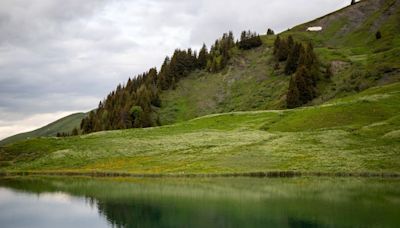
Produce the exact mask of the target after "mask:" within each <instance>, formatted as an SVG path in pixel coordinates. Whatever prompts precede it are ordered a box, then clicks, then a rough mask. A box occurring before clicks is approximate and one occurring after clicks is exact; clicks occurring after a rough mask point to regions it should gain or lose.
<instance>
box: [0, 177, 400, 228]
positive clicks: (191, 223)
mask: <svg viewBox="0 0 400 228" xmlns="http://www.w3.org/2000/svg"><path fill="white" fill-rule="evenodd" d="M399 226H400V180H399V179H369V178H360V179H358V178H325V177H320V178H317V177H309V178H306V177H299V178H279V179H261V178H210V179H206V178H193V179H173V178H165V179H154V178H153V179H146V178H144V179H132V178H130V179H128V178H126V179H125V178H117V179H89V178H44V177H41V178H40V177H24V178H21V177H18V178H2V179H0V227H2V228H8V227H13V228H14V227H41V228H42V227H73V228H78V227H207V228H209V227H399Z"/></svg>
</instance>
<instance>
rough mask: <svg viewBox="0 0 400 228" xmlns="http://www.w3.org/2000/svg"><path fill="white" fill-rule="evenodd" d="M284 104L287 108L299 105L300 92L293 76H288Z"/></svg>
mask: <svg viewBox="0 0 400 228" xmlns="http://www.w3.org/2000/svg"><path fill="white" fill-rule="evenodd" d="M286 106H287V108H297V107H300V106H301V101H300V94H299V90H298V88H297V85H296V80H295V77H294V76H292V77H291V78H290V82H289V89H288V92H287V95H286Z"/></svg>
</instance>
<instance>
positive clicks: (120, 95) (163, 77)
mask: <svg viewBox="0 0 400 228" xmlns="http://www.w3.org/2000/svg"><path fill="white" fill-rule="evenodd" d="M243 34H244V35H243V37H241V40H240V41H238V42H236V43H235V40H234V37H233V33H232V32H229V33H225V34H223V36H222V37H221V38H220V39H217V40H216V41H215V43H214V44H213V45H212V46H211V48H210V51H208V49H207V46H206V45H203V47H202V48H201V49H200V51H199V53H198V54H197V52H196V51H193V50H192V49H190V48H189V49H187V50H179V49H177V50H175V52H174V53H173V55H172V57H168V56H167V57H166V58H165V60H164V62H163V64H162V66H161V69H160V71H159V72H158V71H157V70H156V69H155V68H152V69H150V70H149V71H148V72H146V73H143V74H141V75H138V76H137V77H135V78H133V79H131V78H129V80H128V82H127V83H126V85H118V86H117V88H116V90H115V91H112V92H111V93H110V94H108V96H107V97H106V98H105V99H104V100H103V101H101V102H100V103H99V105H98V107H97V109H96V110H94V111H91V112H90V113H89V114H88V116H87V117H86V118H84V119H83V120H82V122H81V126H80V127H81V132H82V133H83V134H86V133H90V132H96V131H103V130H114V129H127V128H142V127H151V126H157V125H159V124H160V121H159V117H158V114H157V109H158V108H159V107H161V100H160V96H159V94H160V91H162V90H169V89H175V87H176V83H177V82H178V81H179V80H181V79H182V78H184V77H186V76H188V75H189V74H190V73H191V72H193V71H195V70H207V71H209V72H214V73H215V72H219V71H220V70H222V69H223V68H225V66H226V65H227V64H228V61H229V59H230V58H231V57H232V52H233V49H234V48H235V47H238V48H243V49H249V48H252V47H256V46H259V45H261V44H262V43H261V39H260V37H259V36H258V35H256V34H255V33H250V32H244V33H243ZM244 47H245V48H244Z"/></svg>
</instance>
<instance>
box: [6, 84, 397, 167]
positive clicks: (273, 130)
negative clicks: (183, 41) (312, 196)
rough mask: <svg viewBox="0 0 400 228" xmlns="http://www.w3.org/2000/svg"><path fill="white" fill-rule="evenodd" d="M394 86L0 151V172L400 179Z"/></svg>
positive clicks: (46, 140) (31, 142)
mask: <svg viewBox="0 0 400 228" xmlns="http://www.w3.org/2000/svg"><path fill="white" fill-rule="evenodd" d="M399 102H400V83H395V84H392V85H388V86H382V87H376V88H372V89H368V90H366V91H364V92H362V93H359V94H356V95H353V96H350V97H346V98H342V99H335V100H333V101H331V102H328V103H325V104H323V105H320V106H314V107H307V108H300V109H294V110H281V111H252V112H234V113H227V114H215V115H210V116H205V117H201V118H197V119H193V120H191V121H187V122H182V123H179V124H175V125H169V126H163V127H155V128H147V129H130V130H120V131H108V132H99V133H93V134H89V135H84V136H76V137H70V138H38V139H32V140H28V141H25V142H19V143H16V144H12V145H9V146H5V147H3V148H1V151H0V161H1V163H0V164H2V169H3V171H21V170H23V171H27V170H28V171H48V172H67V171H75V172H83V173H84V172H92V171H103V172H129V173H137V174H138V173H139V174H166V173H172V174H182V173H243V172H257V171H277V170H278V171H288V170H293V171H299V172H326V173H336V172H345V173H360V172H372V173H398V172H400V134H399V133H400V115H399V113H400V103H399Z"/></svg>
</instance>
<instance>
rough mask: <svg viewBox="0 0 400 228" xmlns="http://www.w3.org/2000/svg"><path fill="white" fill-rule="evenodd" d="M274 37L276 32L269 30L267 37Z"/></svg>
mask: <svg viewBox="0 0 400 228" xmlns="http://www.w3.org/2000/svg"><path fill="white" fill-rule="evenodd" d="M273 35H275V32H274V30H272V29H270V28H268V30H267V36H273Z"/></svg>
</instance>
